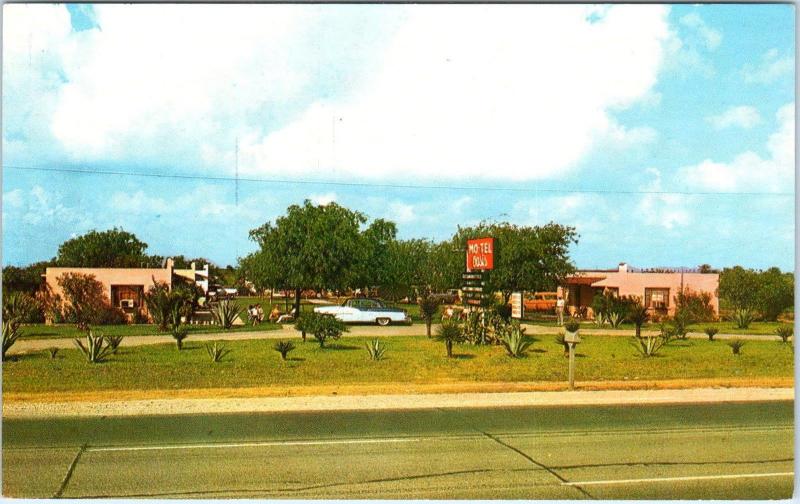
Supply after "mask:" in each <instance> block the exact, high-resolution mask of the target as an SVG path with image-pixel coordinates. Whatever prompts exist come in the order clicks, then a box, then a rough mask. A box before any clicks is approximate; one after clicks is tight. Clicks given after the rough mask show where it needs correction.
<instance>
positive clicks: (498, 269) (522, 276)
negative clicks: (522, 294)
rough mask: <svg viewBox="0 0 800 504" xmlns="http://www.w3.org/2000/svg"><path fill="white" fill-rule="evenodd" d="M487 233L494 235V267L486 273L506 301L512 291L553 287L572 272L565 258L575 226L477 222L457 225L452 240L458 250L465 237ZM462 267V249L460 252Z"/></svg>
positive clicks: (571, 265) (465, 244) (491, 285)
mask: <svg viewBox="0 0 800 504" xmlns="http://www.w3.org/2000/svg"><path fill="white" fill-rule="evenodd" d="M484 236H491V237H493V238H494V249H495V250H494V269H493V270H492V271H490V272H489V273H488V274H487V282H488V284H489V287H490V288H491V290H493V291H501V292H502V293H503V301H504V302H505V303H508V300H509V298H510V297H511V293H512V292H514V291H525V290H527V291H544V290H554V289H555V287H556V286H557V285H558V283H559V282H560V281H561V280H563V279H564V277H566V276H567V275H569V274H571V273H573V272H574V271H575V266H574V265H573V264H572V262H571V260H570V258H569V247H570V245H571V244H573V243H577V242H578V240H577V234H576V232H575V228H573V227H570V226H562V225H560V224H555V223H552V222H551V223H549V224H545V225H544V226H518V225H516V224H509V223H507V222H503V223H492V224H487V223H485V222H484V223H481V224H479V225H477V226H474V227H468V228H461V227H459V229H458V232H457V233H456V235H455V236H454V240H453V241H454V242H455V244H457V246H458V249H459V250H461V251H464V250H466V247H467V240H468V239H471V238H479V237H484ZM460 259H461V268H462V269H463V268H464V262H463V261H464V252H462V253H461V255H460Z"/></svg>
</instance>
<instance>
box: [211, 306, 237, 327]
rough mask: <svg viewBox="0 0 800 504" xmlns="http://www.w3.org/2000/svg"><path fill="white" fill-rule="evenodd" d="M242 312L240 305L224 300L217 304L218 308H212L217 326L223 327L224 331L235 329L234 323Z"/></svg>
mask: <svg viewBox="0 0 800 504" xmlns="http://www.w3.org/2000/svg"><path fill="white" fill-rule="evenodd" d="M240 311H241V309H240V308H239V304H238V303H236V302H235V301H229V300H227V299H223V300H222V301H220V302H219V303H217V304H216V306H214V307H213V308H211V315H212V316H213V317H214V320H215V321H216V322H217V324H219V325H220V326H222V328H223V329H230V328H231V327H233V323H234V322H235V321H236V318H237V317H238V316H239V312H240Z"/></svg>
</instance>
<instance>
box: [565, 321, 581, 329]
mask: <svg viewBox="0 0 800 504" xmlns="http://www.w3.org/2000/svg"><path fill="white" fill-rule="evenodd" d="M580 328H581V324H580V322H578V321H577V320H575V319H572V318H571V319H569V320H567V321H566V322H565V323H564V329H565V330H566V331H569V332H575V331H577V330H578V329H580Z"/></svg>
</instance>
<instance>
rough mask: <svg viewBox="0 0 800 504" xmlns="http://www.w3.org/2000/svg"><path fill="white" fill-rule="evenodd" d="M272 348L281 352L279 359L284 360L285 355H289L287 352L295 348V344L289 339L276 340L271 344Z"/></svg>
mask: <svg viewBox="0 0 800 504" xmlns="http://www.w3.org/2000/svg"><path fill="white" fill-rule="evenodd" d="M272 348H273V350H275V351H276V352H278V353H280V354H281V360H286V356H287V355H289V352H291V351H292V350H294V349H295V346H294V343H292V342H291V341H277V342H276V343H275V344H274V345H272Z"/></svg>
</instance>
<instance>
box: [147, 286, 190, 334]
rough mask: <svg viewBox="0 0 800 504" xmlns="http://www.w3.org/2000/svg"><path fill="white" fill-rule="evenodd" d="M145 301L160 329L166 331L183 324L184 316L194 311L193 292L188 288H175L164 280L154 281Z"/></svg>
mask: <svg viewBox="0 0 800 504" xmlns="http://www.w3.org/2000/svg"><path fill="white" fill-rule="evenodd" d="M144 303H145V305H146V306H147V311H148V313H150V317H152V319H153V322H155V323H156V324H157V325H158V330H159V331H161V332H165V331H167V330H169V329H175V328H177V327H179V326H180V325H181V318H182V317H184V316H185V317H189V316H190V315H191V312H192V307H193V301H192V294H191V293H190V292H189V291H187V290H186V289H182V288H177V287H176V288H173V289H171V290H170V288H169V286H168V285H167V284H166V283H164V282H154V283H153V286H152V287H150V289H148V291H147V292H146V293H145V295H144Z"/></svg>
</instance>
